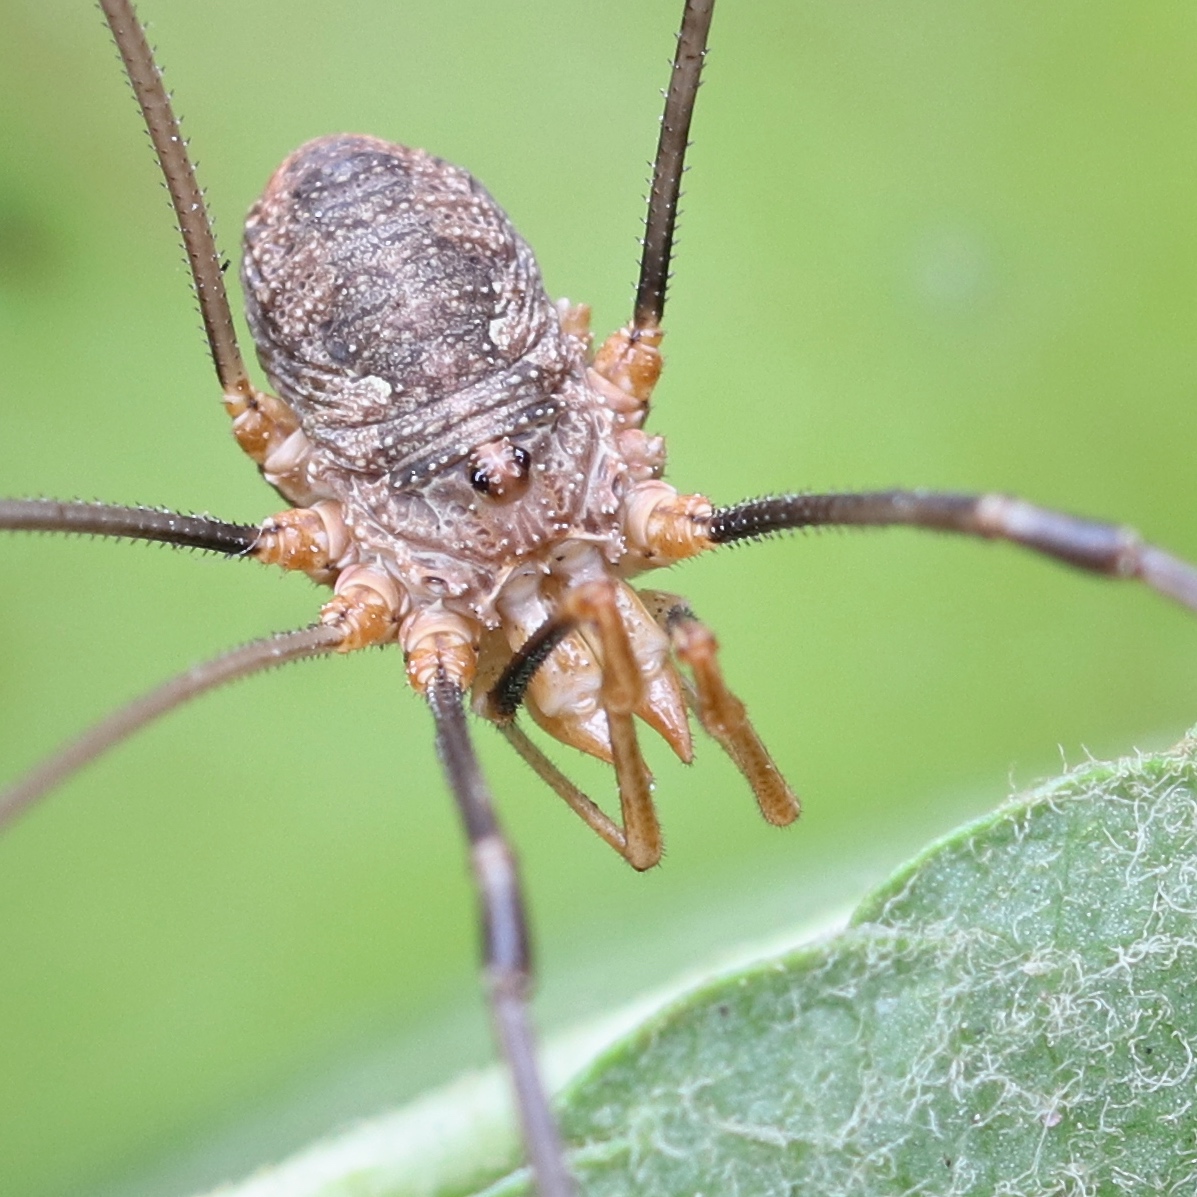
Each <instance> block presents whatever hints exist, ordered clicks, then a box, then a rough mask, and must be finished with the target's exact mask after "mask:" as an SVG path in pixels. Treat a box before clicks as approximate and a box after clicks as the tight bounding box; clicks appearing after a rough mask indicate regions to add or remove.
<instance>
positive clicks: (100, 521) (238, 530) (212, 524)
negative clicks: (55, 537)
mask: <svg viewBox="0 0 1197 1197" xmlns="http://www.w3.org/2000/svg"><path fill="white" fill-rule="evenodd" d="M0 530H3V531H7V532H65V533H71V534H75V535H79V536H111V537H117V538H123V539H127V540H156V541H162V542H164V543H166V544H172V545H176V546H178V547H179V548H188V549H206V550H207V551H208V552H212V553H224V554H226V555H227V556H230V557H238V556H243V555H244V554H247V553H249V552H250V550H251V549H252V548H253V547H254V544H255V543H256V542H257V539H258V529H257V528H254V527H251V526H250V525H249V524H228V523H225V522H224V521H223V520H216V519H213V518H212V517H211V516H207V515H180V514H177V513H176V512H173V511H160V510H158V509H156V508H152V507H116V506H111V505H109V504H107V503H58V502H55V501H54V500H53V499H0Z"/></svg>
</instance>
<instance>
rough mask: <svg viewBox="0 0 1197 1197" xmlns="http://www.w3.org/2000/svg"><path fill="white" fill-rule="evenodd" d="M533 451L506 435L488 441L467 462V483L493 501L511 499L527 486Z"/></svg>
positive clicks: (516, 496)
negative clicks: (517, 443)
mask: <svg viewBox="0 0 1197 1197" xmlns="http://www.w3.org/2000/svg"><path fill="white" fill-rule="evenodd" d="M531 468H532V455H531V454H530V453H529V452H528V450H527V449H525V448H523V447H522V446H520V445H513V444H512V443H511V442H510V441H509V440H508V439H507V438H506V437H503V438H501V439H500V440H497V441H487V442H486V444H485V445H479V446H478V447H477V448H476V449H475V450H474V451H473V453H471V454H470V457H469V460H468V461H467V462H466V469H467V470H468V477H469V479H470V485H471V486H472V487H473V488H474V489H475V490H476V491H477V492H478V493H479V494H480V495H484V496H485V497H486V498H488V499H490V500H491V501H492V502H494V503H510V502H511V501H512V500H513V499H518V498H519V497H520V495H522V494H523V493H524V492H525V491H526V490H527V489H528V474H529V471H530V470H531Z"/></svg>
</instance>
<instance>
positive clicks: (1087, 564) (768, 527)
mask: <svg viewBox="0 0 1197 1197" xmlns="http://www.w3.org/2000/svg"><path fill="white" fill-rule="evenodd" d="M837 525H838V526H848V525H860V526H872V527H892V526H895V525H910V526H912V527H918V528H931V529H934V530H936V531H939V532H957V533H961V534H963V535H966V536H980V537H984V538H986V539H990V540H1008V541H1011V542H1012V543H1014V544H1020V545H1022V546H1023V547H1024V548H1028V549H1033V550H1035V552H1037V553H1043V554H1044V555H1045V556H1048V557H1054V558H1055V559H1056V560H1057V561H1063V562H1066V563H1067V564H1068V565H1073V566H1076V567H1077V568H1078V569H1083V570H1088V571H1090V572H1092V573H1098V574H1105V575H1107V576H1109V577H1114V578H1139V579H1140V580H1141V581H1143V582H1145V583H1146V584H1147V585H1148V586H1150V587H1151V588H1152V589H1153V590H1157V591H1159V593H1160V594H1165V595H1167V596H1168V597H1169V598H1172V599H1175V600H1176V601H1177V602H1178V603H1182V604H1183V605H1184V606H1186V607H1189V608H1190V609H1192V610H1197V567H1194V566H1192V565H1190V564H1188V562H1185V561H1181V560H1180V559H1179V558H1178V557H1173V556H1172V555H1171V554H1170V553H1166V552H1164V550H1163V549H1157V548H1156V547H1155V546H1154V545H1150V544H1147V543H1145V542H1144V541H1143V540H1142V538H1141V537H1140V536H1139V534H1138V533H1137V532H1135V531H1134V530H1133V529H1131V528H1124V527H1119V526H1118V525H1116V524H1105V523H1100V522H1098V521H1096V520H1087V519H1081V518H1080V517H1078V516H1075V515H1067V514H1065V513H1064V512H1060V511H1051V510H1048V509H1047V508H1044V507H1036V506H1034V505H1033V504H1031V503H1027V502H1025V501H1023V500H1022V499H1016V498H1012V497H1011V496H1009V495H998V494H988V495H969V494H956V493H953V492H950V491H945V492H936V491H925V490H886V491H873V492H866V493H862V494H827V495H775V496H771V497H768V498H763V499H750V500H749V501H748V502H745V503H737V504H735V505H734V506H732V507H721V508H718V509H717V510H715V511H714V512H713V513H712V514H711V516H710V519H709V521H708V522H707V523H706V526H705V528H703V529H702V530H701V533H702V534H704V535H705V537H706V539H707V540H708V541H709V543H711V544H715V545H719V544H731V543H732V542H734V541H737V540H759V539H760V538H762V537H765V536H770V535H772V534H773V533H776V532H782V531H785V530H787V529H793V528H818V527H835V526H837Z"/></svg>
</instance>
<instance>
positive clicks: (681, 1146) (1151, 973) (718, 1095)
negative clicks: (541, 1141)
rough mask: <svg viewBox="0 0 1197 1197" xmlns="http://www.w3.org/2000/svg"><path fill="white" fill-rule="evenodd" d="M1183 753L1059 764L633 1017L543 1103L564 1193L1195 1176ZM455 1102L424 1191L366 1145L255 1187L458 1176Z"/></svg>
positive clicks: (1191, 887)
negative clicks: (570, 1179) (340, 1172)
mask: <svg viewBox="0 0 1197 1197" xmlns="http://www.w3.org/2000/svg"><path fill="white" fill-rule="evenodd" d="M1193 752H1194V742H1193V741H1192V740H1189V741H1186V742H1185V743H1184V744H1182V745H1181V746H1180V748H1179V749H1178V750H1177V751H1175V752H1174V753H1171V754H1167V755H1163V756H1154V757H1142V758H1137V759H1133V760H1126V761H1122V762H1119V763H1118V764H1115V765H1103V764H1091V765H1087V766H1085V767H1083V768H1081V769H1078V770H1077V771H1075V772H1073V773H1071V774H1069V775H1067V776H1065V777H1063V778H1061V779H1059V780H1058V781H1055V782H1053V783H1051V784H1049V785H1047V786H1044V787H1042V788H1040V789H1038V790H1036V791H1035V792H1033V793H1031V794H1030V795H1028V796H1025V797H1023V798H1021V799H1018V800H1016V801H1014V802H1011V803H1010V804H1008V805H1007V806H1005V807H1004V808H1002V809H1001V810H999V811H998V812H997V813H995V814H994V815H992V816H989V817H987V818H985V819H983V820H980V821H978V822H976V823H973V824H971V825H969V826H967V827H964V828H963V829H961V830H959V831H957V832H955V833H954V834H952V835H950V836H948V837H946V838H945V839H943V840H941V841H939V842H938V843H936V844H934V845H933V846H932V847H930V848H929V849H928V850H927V851H926V852H925V853H924V854H923V855H922V856H921V857H919V858H918V859H917V860H915V861H914V862H913V863H912V864H910V865H908V866H907V867H905V868H904V869H902V870H901V871H900V872H899V873H898V874H897V875H896V876H895V877H894V878H892V879H891V880H890V881H889V882H887V883H886V884H885V885H884V886H882V887H881V888H880V889H879V890H878V891H877V892H875V893H874V894H873V895H872V896H871V897H869V898H868V899H866V901H865V902H864V903H863V904H862V906H861V907H860V909H859V910H858V911H857V913H856V914H855V916H854V917H853V919H852V921H851V925H850V926H849V927H848V928H847V929H846V930H845V931H843V932H842V933H840V934H839V935H837V936H835V937H834V938H830V939H827V940H825V941H823V942H820V943H816V944H814V945H811V946H807V947H805V948H803V949H801V950H798V951H794V952H791V953H788V954H786V955H784V956H782V957H781V958H778V959H772V960H768V961H766V962H763V963H757V964H755V965H753V966H751V967H749V968H746V969H742V970H740V971H737V972H735V973H733V974H731V975H726V976H723V977H721V978H719V979H717V980H714V981H710V982H708V983H706V984H705V985H703V986H702V987H701V988H699V989H697V990H694V991H692V992H690V993H688V994H687V995H686V996H685V997H683V998H682V999H681V1000H679V1001H677V1002H675V1003H674V1004H672V1005H671V1006H670V1007H669V1008H668V1009H667V1010H665V1011H664V1012H663V1013H658V1014H656V1015H654V1016H653V1017H652V1018H650V1019H649V1020H648V1022H647V1023H645V1024H643V1025H641V1026H640V1027H639V1028H638V1029H637V1030H635V1031H634V1032H633V1033H632V1034H631V1035H630V1036H627V1037H625V1038H624V1039H622V1040H621V1041H620V1042H619V1043H618V1044H617V1045H616V1046H614V1047H612V1048H610V1049H608V1050H607V1051H606V1052H605V1053H604V1054H603V1055H602V1056H601V1057H600V1058H599V1059H598V1061H597V1062H595V1063H593V1064H591V1065H590V1067H589V1068H588V1069H587V1071H586V1072H585V1073H584V1074H583V1075H582V1076H581V1077H580V1078H579V1079H577V1080H576V1081H575V1082H574V1083H573V1084H572V1085H571V1086H570V1087H569V1089H568V1090H567V1092H566V1093H565V1095H564V1098H563V1103H562V1107H563V1123H564V1131H565V1135H566V1137H567V1139H568V1142H569V1144H570V1152H571V1159H572V1164H573V1167H574V1169H575V1171H576V1172H577V1174H578V1175H579V1177H580V1178H581V1180H582V1182H583V1189H584V1191H585V1192H586V1193H587V1194H589V1195H592V1197H600V1195H606V1194H611V1195H614V1194H621V1195H623V1194H629V1193H636V1194H652V1195H654V1197H658V1195H659V1197H665V1195H667V1194H678V1195H679V1197H681V1195H683V1194H684V1195H686V1197H693V1195H695V1194H707V1195H715V1194H718V1195H723V1194H799V1193H800V1194H810V1195H818V1197H839V1195H841V1194H843V1195H847V1194H860V1195H862V1197H863V1195H865V1194H868V1195H869V1197H882V1195H887V1194H911V1193H919V1194H945V1195H946V1194H952V1195H957V1194H960V1195H963V1194H977V1195H982V1194H984V1195H986V1197H990V1195H993V1194H1001V1195H1003V1197H1015V1195H1021V1194H1026V1195H1027V1197H1030V1195H1032V1194H1036V1195H1038V1194H1061V1195H1063V1194H1078V1195H1079V1194H1123V1193H1127V1194H1138V1193H1147V1192H1159V1193H1190V1192H1193V1191H1197V1102H1195V1098H1197V1047H1195V1045H1197V925H1195V923H1194V915H1197V796H1195V794H1197V777H1195V768H1197V765H1195V763H1194V756H1193ZM475 1114H476V1111H475V1112H474V1113H473V1114H471V1113H470V1112H469V1111H468V1110H467V1111H464V1112H462V1113H460V1114H459V1115H458V1116H457V1126H456V1131H455V1132H453V1133H454V1134H455V1135H456V1136H459V1137H457V1138H455V1140H454V1141H455V1142H456V1143H457V1144H458V1148H459V1153H458V1155H457V1158H455V1159H454V1164H455V1167H456V1171H455V1173H454V1174H453V1178H452V1179H450V1178H449V1177H448V1176H442V1178H441V1179H442V1180H445V1181H446V1182H447V1184H448V1187H437V1186H438V1184H439V1183H440V1182H439V1181H434V1180H433V1178H432V1177H431V1176H427V1177H425V1181H426V1183H427V1185H428V1187H419V1188H414V1187H411V1186H410V1185H407V1184H406V1183H404V1182H398V1181H395V1173H394V1172H393V1171H392V1172H391V1173H390V1176H391V1180H389V1181H387V1182H386V1184H383V1183H381V1181H382V1176H383V1172H384V1171H385V1169H384V1168H383V1167H382V1159H381V1157H380V1159H379V1160H376V1161H374V1163H375V1165H377V1168H376V1169H375V1171H374V1172H373V1173H371V1172H370V1169H360V1168H359V1169H357V1170H356V1171H355V1173H354V1178H353V1180H349V1178H348V1177H346V1176H341V1177H340V1178H339V1179H337V1180H333V1181H332V1183H330V1184H328V1185H327V1186H324V1187H319V1186H317V1187H306V1188H303V1189H302V1190H300V1189H290V1190H284V1189H276V1190H273V1191H274V1192H279V1193H281V1192H298V1191H302V1192H305V1193H308V1192H310V1193H313V1194H314V1193H320V1194H322V1195H325V1197H327V1195H331V1194H334V1193H335V1194H349V1193H353V1194H362V1195H364V1194H371V1195H376V1194H384V1193H385V1194H399V1193H404V1194H406V1193H414V1192H421V1193H423V1192H427V1193H435V1192H445V1193H447V1192H463V1191H471V1190H469V1189H467V1188H465V1186H464V1183H463V1181H464V1177H465V1175H466V1172H467V1171H468V1170H467V1169H465V1168H464V1167H463V1157H464V1158H465V1159H469V1160H472V1161H473V1162H474V1163H475V1164H477V1165H478V1169H476V1170H475V1172H474V1175H475V1176H477V1175H479V1174H480V1172H481V1171H485V1165H484V1164H483V1162H482V1158H481V1156H479V1155H477V1154H471V1152H470V1151H469V1149H468V1147H463V1146H462V1145H464V1144H469V1143H470V1141H471V1126H472V1127H473V1128H474V1130H475V1131H477V1130H478V1128H479V1126H480V1125H481V1124H480V1123H479V1122H478V1121H472V1119H473V1118H474V1116H475ZM446 1116H447V1117H449V1118H450V1120H452V1118H453V1115H452V1114H451V1113H449V1114H447V1115H446ZM358 1133H359V1134H360V1133H362V1132H358ZM492 1142H493V1140H492ZM335 1147H336V1145H332V1147H330V1148H326V1149H324V1150H325V1151H329V1150H334V1149H335ZM380 1150H381V1151H383V1152H385V1151H387V1150H390V1149H389V1148H387V1147H380ZM504 1150H509V1148H506V1149H504V1148H502V1147H500V1148H499V1149H498V1156H501V1155H502V1154H503V1152H504ZM442 1152H443V1148H442ZM453 1154H454V1153H453V1152H449V1153H448V1157H452V1156H453ZM491 1158H492V1164H493V1162H494V1161H495V1160H496V1159H497V1158H498V1157H497V1156H492V1157H491ZM375 1181H378V1182H379V1183H375ZM265 1191H266V1190H263V1192H265ZM474 1191H476V1190H474ZM529 1191H530V1189H529V1187H528V1183H527V1178H526V1176H525V1175H524V1174H523V1173H522V1171H517V1172H512V1173H510V1174H508V1175H507V1176H506V1178H505V1179H501V1180H498V1181H497V1182H496V1183H495V1184H494V1185H493V1186H492V1188H490V1189H488V1190H486V1192H487V1193H488V1195H489V1197H498V1195H499V1194H503V1197H514V1195H515V1194H522V1193H527V1192H529ZM255 1192H256V1190H255ZM246 1194H247V1197H248V1191H246Z"/></svg>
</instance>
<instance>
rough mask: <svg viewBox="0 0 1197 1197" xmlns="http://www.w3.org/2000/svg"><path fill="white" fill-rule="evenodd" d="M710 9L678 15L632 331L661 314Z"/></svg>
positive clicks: (706, 3) (697, 0) (693, 2)
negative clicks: (679, 19)
mask: <svg viewBox="0 0 1197 1197" xmlns="http://www.w3.org/2000/svg"><path fill="white" fill-rule="evenodd" d="M714 8H715V0H686V7H685V9H684V11H683V13H682V27H681V30H680V32H679V33H678V35H677V53H676V55H675V56H674V59H673V72H672V74H671V75H670V77H669V91H668V93H667V94H666V97H665V113H664V115H663V116H662V117H661V137H660V140H659V141H658V142H657V156H656V159H655V160H654V161H653V181H652V190H651V191H650V192H649V198H648V216H647V217H646V218H645V221H644V252H643V254H642V255H641V258H640V281H639V283H638V284H637V287H636V305H635V309H634V314H633V317H632V324H633V326H634V327H636V328H638V329H644V328H656V327H658V326H659V325H660V323H661V316H662V314H663V313H664V311H665V290H666V287H667V286H668V284H669V259H670V257H671V256H672V254H673V234H674V230H675V228H676V226H677V207H678V199H679V198H680V197H681V193H682V174H683V172H684V171H685V160H686V148H687V146H688V145H689V139H690V120H691V118H692V117H693V115H694V101H695V100H696V99H697V98H698V85H699V82H700V79H701V75H702V64H703V60H704V59H705V58H706V53H707V34H708V33H709V32H710V28H711V15H712V13H713V11H714Z"/></svg>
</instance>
